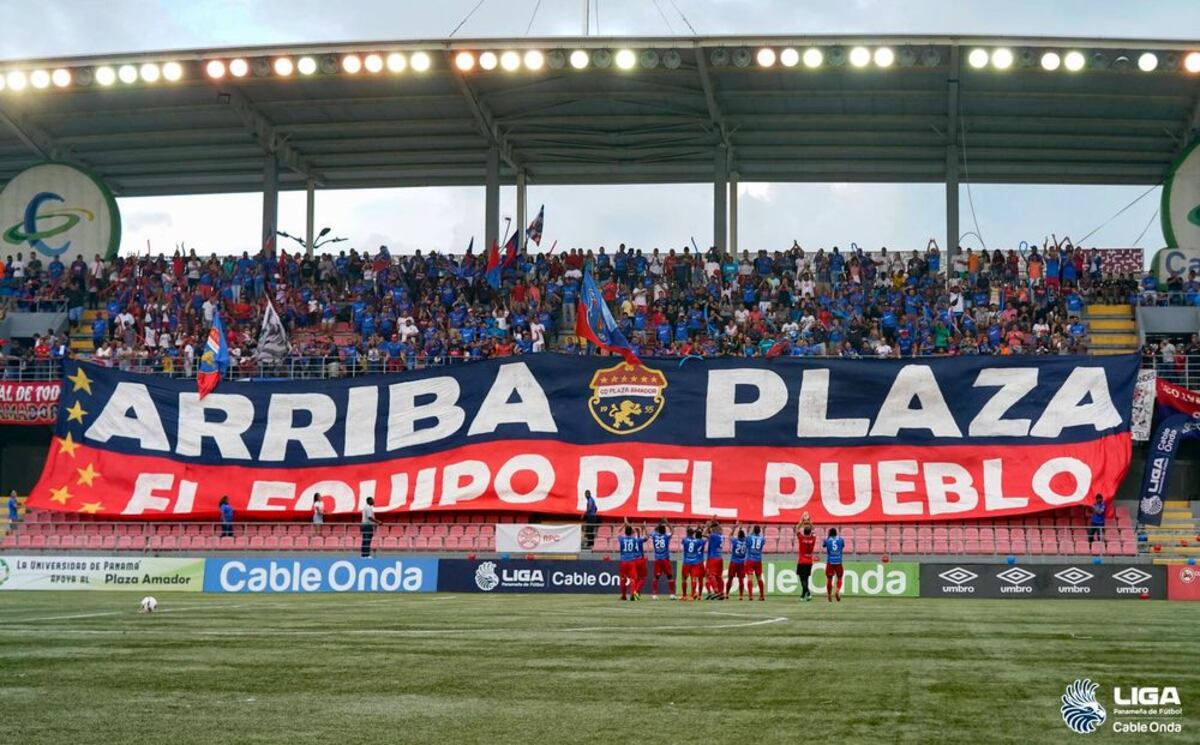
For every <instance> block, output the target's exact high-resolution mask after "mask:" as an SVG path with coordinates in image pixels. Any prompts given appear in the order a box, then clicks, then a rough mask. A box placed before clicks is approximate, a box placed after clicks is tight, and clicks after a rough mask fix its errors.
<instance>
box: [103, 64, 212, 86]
mask: <svg viewBox="0 0 1200 745" xmlns="http://www.w3.org/2000/svg"><path fill="white" fill-rule="evenodd" d="M111 69H112V68H111V67H101V68H100V70H111ZM100 70H97V71H96V80H97V81H99V82H100V84H101V85H108V83H105V82H103V81H101V80H100ZM204 74H205V75H207V76H208V77H210V78H213V79H214V80H216V79H220V78H223V77H225V63H224V62H222V61H221V60H219V59H214V60H209V61H208V64H207V65H205V66H204Z"/></svg>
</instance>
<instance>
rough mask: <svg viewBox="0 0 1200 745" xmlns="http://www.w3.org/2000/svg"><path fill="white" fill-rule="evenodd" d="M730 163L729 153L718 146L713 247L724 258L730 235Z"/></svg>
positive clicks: (715, 174) (714, 173)
mask: <svg viewBox="0 0 1200 745" xmlns="http://www.w3.org/2000/svg"><path fill="white" fill-rule="evenodd" d="M728 181H729V161H728V152H727V151H726V149H725V146H724V145H718V146H717V149H716V152H715V153H713V245H714V246H716V249H717V253H718V254H720V255H722V256H724V255H725V253H726V249H727V248H728V246H727V244H726V236H727V234H728V230H729V228H728V225H727V224H726V223H727V217H728V203H727V201H726V200H727V198H728V196H727V194H726V192H728V190H729V185H728Z"/></svg>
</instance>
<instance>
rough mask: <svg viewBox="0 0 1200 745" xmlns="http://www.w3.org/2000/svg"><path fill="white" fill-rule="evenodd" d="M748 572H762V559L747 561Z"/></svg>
mask: <svg viewBox="0 0 1200 745" xmlns="http://www.w3.org/2000/svg"><path fill="white" fill-rule="evenodd" d="M746 574H762V562H761V561H747V562H746Z"/></svg>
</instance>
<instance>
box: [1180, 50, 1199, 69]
mask: <svg viewBox="0 0 1200 745" xmlns="http://www.w3.org/2000/svg"><path fill="white" fill-rule="evenodd" d="M1183 69H1185V70H1187V71H1188V72H1193V73H1195V72H1200V52H1191V53H1189V54H1188V56H1186V57H1184V58H1183Z"/></svg>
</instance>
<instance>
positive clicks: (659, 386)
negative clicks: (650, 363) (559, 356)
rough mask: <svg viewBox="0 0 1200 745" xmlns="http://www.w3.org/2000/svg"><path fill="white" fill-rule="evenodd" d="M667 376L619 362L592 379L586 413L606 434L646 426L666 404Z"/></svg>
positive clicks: (658, 371) (660, 372) (597, 372)
mask: <svg viewBox="0 0 1200 745" xmlns="http://www.w3.org/2000/svg"><path fill="white" fill-rule="evenodd" d="M666 388H667V376H666V375H663V373H662V371H661V370H654V369H651V368H649V367H646V366H645V365H630V364H629V363H627V362H620V363H618V364H616V365H613V366H612V367H608V368H605V369H603V370H597V371H596V374H595V375H593V376H592V382H591V389H592V395H591V398H589V399H588V411H590V412H591V413H592V418H593V419H595V420H596V423H597V424H599V425H600V427H601V428H603V429H604V431H606V432H611V433H613V434H614V435H628V434H632V433H634V432H640V431H641V430H643V429H645V428H646V427H648V426H650V424H652V423H653V422H654V420H655V419H657V418H658V415H659V413H660V412H661V411H662V410H663V406H664V405H666V399H665V398H664V397H663V391H664V390H666Z"/></svg>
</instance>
